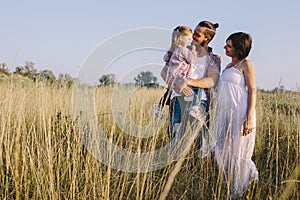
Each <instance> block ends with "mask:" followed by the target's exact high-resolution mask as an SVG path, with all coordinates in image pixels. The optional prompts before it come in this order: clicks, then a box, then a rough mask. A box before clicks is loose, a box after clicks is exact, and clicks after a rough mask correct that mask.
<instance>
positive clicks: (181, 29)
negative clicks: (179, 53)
mask: <svg viewBox="0 0 300 200" xmlns="http://www.w3.org/2000/svg"><path fill="white" fill-rule="evenodd" d="M189 34H193V31H192V29H191V28H190V27H187V26H177V27H176V28H175V29H174V30H173V33H172V44H171V48H170V49H169V51H168V54H169V55H170V56H171V55H172V53H173V51H174V49H175V48H176V47H177V46H178V45H179V42H180V41H179V37H180V36H181V35H182V36H186V35H189Z"/></svg>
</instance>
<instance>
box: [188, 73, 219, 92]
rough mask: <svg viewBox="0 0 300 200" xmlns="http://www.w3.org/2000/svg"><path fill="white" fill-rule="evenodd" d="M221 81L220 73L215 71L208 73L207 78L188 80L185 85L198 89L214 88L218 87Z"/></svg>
mask: <svg viewBox="0 0 300 200" xmlns="http://www.w3.org/2000/svg"><path fill="white" fill-rule="evenodd" d="M218 80H219V73H217V72H214V71H209V72H207V77H204V78H200V79H187V80H186V81H185V83H186V84H187V85H188V86H193V87H198V88H213V87H216V86H217V83H218Z"/></svg>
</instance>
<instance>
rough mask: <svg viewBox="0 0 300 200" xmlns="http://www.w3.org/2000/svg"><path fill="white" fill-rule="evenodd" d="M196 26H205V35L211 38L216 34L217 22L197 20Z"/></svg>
mask: <svg viewBox="0 0 300 200" xmlns="http://www.w3.org/2000/svg"><path fill="white" fill-rule="evenodd" d="M198 26H201V27H205V28H206V30H205V31H204V34H205V36H208V37H210V40H212V39H213V38H214V36H215V34H216V29H217V28H218V27H219V24H218V23H215V24H213V23H211V22H210V21H201V22H199V24H198Z"/></svg>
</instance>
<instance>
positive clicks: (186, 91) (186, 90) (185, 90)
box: [179, 84, 194, 97]
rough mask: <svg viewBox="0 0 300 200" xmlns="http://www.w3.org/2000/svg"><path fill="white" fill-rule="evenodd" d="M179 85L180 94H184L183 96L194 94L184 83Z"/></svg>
mask: <svg viewBox="0 0 300 200" xmlns="http://www.w3.org/2000/svg"><path fill="white" fill-rule="evenodd" d="M180 86H181V87H180V89H179V92H180V94H184V95H185V96H188V97H189V96H192V95H193V94H194V91H193V90H192V89H191V88H190V87H189V86H187V85H186V84H182V85H180Z"/></svg>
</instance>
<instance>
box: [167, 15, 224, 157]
mask: <svg viewBox="0 0 300 200" xmlns="http://www.w3.org/2000/svg"><path fill="white" fill-rule="evenodd" d="M218 26H219V25H218V24H213V23H211V22H209V21H201V22H200V23H199V24H198V25H197V26H196V28H195V30H194V33H193V42H192V45H194V46H195V47H196V51H197V62H196V64H195V71H194V73H195V74H194V75H193V76H196V77H198V78H196V79H188V80H186V81H185V83H184V84H183V85H182V86H181V87H180V93H181V94H183V95H179V96H174V95H172V97H173V98H172V100H171V105H170V132H171V135H172V138H173V142H172V143H173V146H174V145H177V143H178V141H179V139H181V137H182V136H183V135H184V133H185V131H186V128H187V123H188V121H190V123H191V127H192V131H193V133H196V134H198V139H197V148H198V151H199V156H200V157H205V156H208V155H209V151H208V150H209V149H208V146H207V145H206V144H207V143H208V138H209V135H208V128H209V106H210V103H211V102H210V99H211V88H214V87H215V86H216V85H217V82H218V79H219V73H220V70H221V66H220V64H221V62H220V57H219V56H217V55H215V54H213V53H212V48H211V47H209V46H208V44H209V43H210V41H211V40H212V39H213V38H214V36H215V33H216V29H217V28H218ZM161 76H162V78H163V79H164V80H165V81H166V82H167V77H168V65H167V64H166V65H165V67H164V68H163V70H162V72H161ZM169 87H172V85H170V86H169ZM191 87H196V88H203V90H201V91H202V94H201V103H200V105H199V106H200V110H201V115H202V119H203V120H198V119H196V118H194V117H191V116H190V115H189V110H190V107H191V105H192V103H191V102H187V101H185V100H184V96H191V95H193V94H194V91H193V89H192V88H191Z"/></svg>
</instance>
